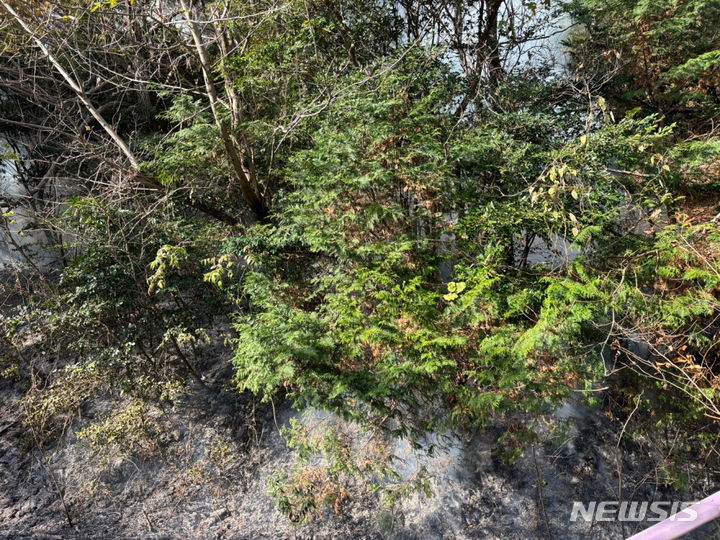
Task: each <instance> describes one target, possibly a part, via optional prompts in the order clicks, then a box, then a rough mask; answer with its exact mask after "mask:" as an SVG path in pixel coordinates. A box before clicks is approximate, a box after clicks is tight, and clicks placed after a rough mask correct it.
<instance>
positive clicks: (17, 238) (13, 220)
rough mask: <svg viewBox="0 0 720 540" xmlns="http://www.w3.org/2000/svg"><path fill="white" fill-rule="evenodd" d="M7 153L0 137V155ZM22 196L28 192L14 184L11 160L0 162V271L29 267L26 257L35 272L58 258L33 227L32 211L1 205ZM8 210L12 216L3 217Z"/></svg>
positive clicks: (14, 164)
mask: <svg viewBox="0 0 720 540" xmlns="http://www.w3.org/2000/svg"><path fill="white" fill-rule="evenodd" d="M10 152H11V149H10V147H9V145H8V144H7V141H6V140H4V139H2V137H0V156H3V155H4V156H7V155H8V154H9V153H10ZM25 197H28V193H27V192H26V191H25V188H24V187H23V185H22V184H21V183H20V182H19V181H18V170H17V165H16V163H15V161H13V160H11V159H2V160H0V213H1V214H2V216H0V269H8V268H19V269H23V268H27V267H28V266H30V263H29V261H28V260H27V259H28V258H30V259H31V260H32V263H33V264H35V265H36V266H37V267H38V268H39V269H41V270H48V269H50V268H52V267H54V266H55V265H56V264H57V261H58V256H57V254H56V253H54V252H53V250H52V248H51V246H50V245H49V241H48V238H47V236H46V234H45V233H44V232H43V231H42V230H39V229H38V228H37V226H36V225H35V224H34V219H33V218H34V216H33V212H32V210H31V209H30V208H28V207H27V206H26V205H22V204H21V205H20V206H18V207H17V208H10V207H9V206H7V203H6V202H5V199H11V200H18V199H19V200H22V199H23V198H25ZM9 210H11V211H12V215H7V214H6V213H7V212H8V211H9ZM18 246H19V247H20V248H21V249H20V250H19V249H18ZM21 251H22V252H21ZM23 253H24V254H25V255H23Z"/></svg>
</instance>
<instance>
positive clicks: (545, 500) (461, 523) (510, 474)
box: [0, 366, 718, 539]
mask: <svg viewBox="0 0 720 540" xmlns="http://www.w3.org/2000/svg"><path fill="white" fill-rule="evenodd" d="M228 369H229V368H228V367H227V366H225V367H220V368H217V370H216V373H215V374H214V376H213V377H210V379H211V380H216V381H217V380H228V378H227V375H228V374H227V373H226V371H227V370H228ZM24 390H25V388H24V387H23V386H22V384H20V383H17V382H11V381H8V380H2V381H0V396H1V401H0V537H1V538H93V539H94V538H198V539H200V538H202V539H205V538H208V539H210V538H408V539H409V538H422V539H433V538H490V539H492V538H503V539H504V538H508V539H531V538H553V539H556V538H557V539H574V538H578V539H580V538H583V539H585V538H623V537H627V536H629V535H630V534H632V533H634V532H637V531H638V530H641V529H642V528H644V527H646V526H648V525H649V524H647V523H645V524H637V523H626V524H624V525H623V524H620V523H616V522H596V523H588V522H585V521H577V522H575V523H572V522H570V519H569V518H570V513H571V508H572V501H583V502H587V501H593V500H636V501H645V500H681V501H684V500H697V499H699V498H701V497H703V496H705V495H707V494H710V493H711V492H712V491H714V489H717V488H716V487H715V486H716V485H717V480H718V474H717V471H710V470H705V469H703V467H702V465H698V466H697V467H696V468H695V469H694V470H692V471H687V472H688V473H690V474H692V475H693V476H692V478H693V484H692V487H691V490H690V491H689V492H685V493H680V492H675V491H672V490H669V489H668V488H666V487H664V485H663V483H662V482H661V478H660V476H659V473H658V469H657V463H658V461H657V456H654V457H651V451H650V450H649V448H648V447H645V446H644V445H643V444H642V443H638V442H637V441H636V442H632V441H631V440H630V438H628V437H623V438H622V439H621V440H620V444H619V445H618V436H619V434H620V432H621V430H622V426H621V425H618V422H613V421H610V420H609V419H608V418H606V417H605V416H604V415H603V414H602V411H601V410H590V409H586V408H583V407H580V406H574V405H568V406H566V407H564V408H563V409H561V410H559V411H556V413H555V416H556V417H560V418H566V419H568V422H569V425H570V429H569V431H568V433H567V437H566V438H565V440H564V441H563V442H562V443H561V444H559V445H558V444H550V443H545V444H537V445H535V446H534V447H528V448H527V449H526V451H525V452H524V454H523V456H522V457H521V458H519V459H518V460H517V461H516V462H514V463H513V464H509V463H507V462H506V461H504V460H503V459H501V458H499V457H498V456H497V455H496V453H495V452H493V448H494V446H495V443H496V441H497V439H498V437H499V436H500V435H501V434H502V432H503V426H502V425H497V426H495V427H492V428H488V429H485V430H483V431H482V432H477V433H475V434H464V435H454V436H452V437H448V438H446V439H443V440H445V441H446V444H440V445H439V449H436V451H435V453H434V454H432V455H429V454H427V453H426V452H424V451H422V450H418V451H410V450H408V448H409V447H408V446H407V445H406V444H404V443H403V442H402V441H399V442H398V445H397V448H396V451H397V453H398V454H401V455H405V458H406V461H405V462H406V463H408V464H410V465H408V467H411V466H416V465H418V464H420V463H422V464H423V465H425V466H426V467H427V468H428V469H429V470H430V471H431V472H432V473H433V474H434V478H433V480H432V484H433V485H432V487H433V490H434V496H433V497H430V498H427V497H421V496H414V497H412V498H410V499H407V500H404V501H403V502H401V503H398V504H396V505H395V506H394V507H393V508H387V507H385V506H383V505H381V504H380V503H379V502H378V501H377V500H376V499H375V498H373V497H369V496H364V495H356V496H354V497H351V498H350V499H349V500H348V501H346V502H345V504H344V505H343V506H342V508H341V509H340V511H339V512H337V513H336V512H333V511H332V510H330V511H329V512H328V513H327V515H326V516H325V517H324V518H323V519H317V520H315V521H313V522H310V523H307V524H302V525H297V524H293V523H291V522H290V521H289V520H288V519H287V517H286V516H284V515H283V514H281V513H280V512H279V511H278V509H277V508H276V506H275V503H274V501H273V499H272V498H271V497H270V495H269V494H268V481H269V480H270V478H271V477H272V476H273V475H274V474H275V473H276V472H277V471H278V470H289V469H290V468H291V467H292V465H293V463H294V462H295V457H294V455H293V453H292V451H291V450H290V449H288V448H287V447H286V445H285V442H284V440H283V438H282V436H281V435H280V433H279V432H278V429H277V426H278V425H283V424H287V422H288V421H289V419H290V418H291V417H294V416H295V417H296V416H297V413H295V412H294V411H293V410H292V409H291V408H290V407H289V406H288V405H278V404H276V406H275V410H274V411H273V407H271V406H269V405H265V404H260V403H258V402H256V401H254V400H253V399H252V398H251V397H250V396H248V395H246V394H240V393H238V392H236V391H234V390H232V389H228V388H222V387H221V386H219V385H217V384H213V383H210V384H208V387H207V388H205V389H202V388H201V389H196V391H194V392H192V393H188V394H185V395H184V396H183V397H182V398H181V399H179V400H178V401H176V402H175V403H174V405H173V406H172V407H171V408H170V409H169V410H166V411H165V413H164V415H163V418H164V420H163V422H164V424H163V430H162V433H161V434H160V435H159V436H158V437H157V440H156V444H155V446H153V447H152V448H148V449H146V451H144V452H137V453H136V455H133V456H132V457H131V458H126V457H125V458H123V457H121V456H120V455H111V454H108V455H98V454H97V453H94V452H93V451H92V449H91V448H90V447H89V445H88V443H87V441H86V440H82V439H80V438H78V437H77V435H76V432H77V431H78V429H79V428H80V427H82V426H85V425H87V423H88V422H90V421H91V419H92V418H93V417H97V416H99V415H101V414H102V411H103V405H102V403H101V402H99V401H98V402H96V403H94V404H92V405H91V406H90V407H89V408H86V409H84V410H83V411H82V413H81V414H80V413H79V414H78V417H77V419H75V420H74V421H73V422H71V423H70V424H69V425H68V426H67V429H66V430H65V433H64V434H63V435H60V436H58V437H55V438H54V439H53V440H52V441H51V442H48V443H46V444H45V445H44V446H43V449H42V451H40V450H39V449H38V448H37V445H36V444H34V443H33V439H32V436H31V434H30V433H29V432H28V430H27V429H26V427H25V426H24V425H23V423H22V418H21V412H20V411H21V407H20V404H19V399H20V397H21V396H22V394H23V391H24ZM434 442H435V443H437V442H438V441H437V440H436V441H434ZM713 488H714V489H713ZM620 489H621V490H622V498H621V497H620V496H619V490H620ZM713 530H714V528H706V529H704V530H703V531H701V532H700V533H698V535H697V537H698V538H706V537H708V536H709V535H710V534H712V531H713Z"/></svg>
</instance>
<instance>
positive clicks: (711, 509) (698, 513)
mask: <svg viewBox="0 0 720 540" xmlns="http://www.w3.org/2000/svg"><path fill="white" fill-rule="evenodd" d="M693 512H695V517H694V518H693ZM718 517H720V491H718V492H717V493H714V494H712V495H710V496H709V497H706V498H705V499H703V500H702V501H700V502H697V503H695V504H693V505H692V506H688V507H687V508H685V509H684V510H681V511H680V512H678V513H677V514H673V515H672V516H670V517H669V518H667V519H666V520H664V521H661V522H660V523H657V524H656V525H653V526H652V527H650V528H649V529H645V530H644V531H642V532H639V533H637V534H636V535H634V536H631V537H630V538H628V540H671V539H672V538H679V537H680V536H682V535H684V534H687V533H689V532H690V531H693V530H695V529H697V528H698V527H700V526H701V525H704V524H705V523H707V522H709V521H712V520H713V519H715V518H718Z"/></svg>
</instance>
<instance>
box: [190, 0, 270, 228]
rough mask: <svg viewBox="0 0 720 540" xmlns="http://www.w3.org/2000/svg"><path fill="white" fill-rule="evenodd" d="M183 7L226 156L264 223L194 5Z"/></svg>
mask: <svg viewBox="0 0 720 540" xmlns="http://www.w3.org/2000/svg"><path fill="white" fill-rule="evenodd" d="M180 5H181V6H182V8H183V11H184V12H185V20H186V21H187V24H188V28H189V30H190V34H191V35H192V38H193V42H194V44H195V50H196V51H197V55H198V58H199V59H200V65H201V67H202V72H203V79H204V81H205V91H206V92H207V95H208V101H209V102H210V110H211V111H212V115H213V118H214V119H215V124H216V125H217V127H218V130H219V131H220V138H221V139H222V142H223V146H224V147H225V152H226V153H227V156H228V159H229V160H230V165H231V166H232V169H233V171H234V173H235V176H236V179H237V181H238V184H239V186H240V191H241V192H242V194H243V197H244V198H245V202H246V203H247V204H248V206H250V209H251V210H252V211H253V213H254V214H255V216H256V217H257V218H258V219H263V218H264V217H265V216H266V215H267V208H265V204H264V203H263V201H262V199H261V198H260V196H259V195H258V193H257V192H256V191H255V189H254V186H253V183H254V182H253V180H252V177H251V173H250V171H249V169H248V167H246V166H245V163H244V162H243V161H244V160H243V155H242V153H241V152H240V150H239V149H238V147H237V145H236V144H235V141H234V140H233V136H232V134H231V132H230V130H229V129H228V126H227V120H225V119H224V118H222V117H221V115H220V111H219V105H220V100H219V99H218V93H217V88H216V87H215V82H214V81H213V73H212V62H211V61H210V56H209V55H208V52H207V48H206V47H205V43H204V42H203V39H202V35H201V34H200V30H199V28H198V26H197V24H196V22H195V19H194V18H193V14H192V9H191V5H190V3H189V2H188V0H180Z"/></svg>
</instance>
